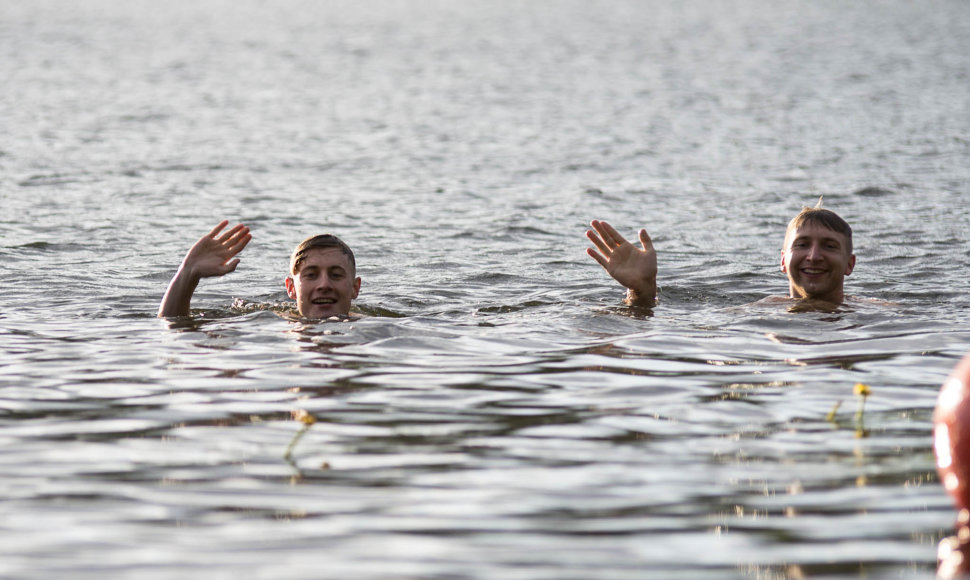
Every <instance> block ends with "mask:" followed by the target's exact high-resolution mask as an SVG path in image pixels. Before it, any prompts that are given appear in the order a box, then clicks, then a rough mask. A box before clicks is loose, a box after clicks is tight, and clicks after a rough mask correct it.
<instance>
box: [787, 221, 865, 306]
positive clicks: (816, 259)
mask: <svg viewBox="0 0 970 580" xmlns="http://www.w3.org/2000/svg"><path fill="white" fill-rule="evenodd" d="M854 267H855V256H854V255H853V254H852V250H851V249H850V246H849V241H848V239H847V238H846V236H845V235H844V234H841V233H839V232H836V231H834V230H830V229H829V228H827V227H825V226H824V225H822V224H819V223H812V222H805V223H802V224H801V225H800V226H798V227H797V228H795V229H794V230H791V231H789V232H788V236H787V238H786V239H785V248H784V249H782V251H781V271H782V272H784V273H785V274H787V275H788V295H789V296H790V297H792V298H799V299H801V298H811V299H815V300H824V301H826V302H832V303H833V304H841V303H842V300H843V299H844V298H845V294H844V291H843V281H844V279H845V277H846V276H848V275H849V274H851V273H852V268H854Z"/></svg>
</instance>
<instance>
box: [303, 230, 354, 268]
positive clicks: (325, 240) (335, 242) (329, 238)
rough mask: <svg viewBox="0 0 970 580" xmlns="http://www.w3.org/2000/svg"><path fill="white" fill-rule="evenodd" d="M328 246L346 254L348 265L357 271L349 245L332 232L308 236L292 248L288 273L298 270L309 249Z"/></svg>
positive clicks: (324, 248)
mask: <svg viewBox="0 0 970 580" xmlns="http://www.w3.org/2000/svg"><path fill="white" fill-rule="evenodd" d="M330 248H336V249H338V250H340V251H341V253H343V255H345V256H347V259H348V260H350V267H351V268H353V270H354V273H356V271H357V262H356V260H354V252H353V251H352V250H351V249H350V246H348V245H347V244H345V243H344V242H343V240H341V239H340V238H338V237H337V236H335V235H333V234H320V235H316V236H312V237H309V238H307V239H305V240H303V241H302V242H300V245H298V246H297V247H296V249H295V250H293V255H292V256H290V274H293V275H295V274H296V273H297V272H299V271H300V267H301V266H303V262H305V261H306V257H307V254H309V253H310V250H318V249H320V250H326V249H330Z"/></svg>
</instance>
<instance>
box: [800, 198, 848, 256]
mask: <svg viewBox="0 0 970 580" xmlns="http://www.w3.org/2000/svg"><path fill="white" fill-rule="evenodd" d="M805 224H813V225H818V226H822V227H823V228H826V229H829V230H832V231H833V232H836V233H839V234H842V235H843V236H845V245H846V254H849V255H851V254H852V227H851V226H849V224H848V222H846V221H845V220H844V219H842V218H841V217H839V214H837V213H835V212H834V211H832V210H828V209H823V208H822V200H821V199H820V200H819V201H818V205H816V206H815V207H803V208H802V211H800V212H798V215H796V216H795V217H793V218H792V220H791V221H790V222H788V229H787V230H785V247H786V248H787V247H788V239H789V237H791V235H792V233H793V232H794V231H795V230H797V229H798V228H800V227H802V226H803V225H805Z"/></svg>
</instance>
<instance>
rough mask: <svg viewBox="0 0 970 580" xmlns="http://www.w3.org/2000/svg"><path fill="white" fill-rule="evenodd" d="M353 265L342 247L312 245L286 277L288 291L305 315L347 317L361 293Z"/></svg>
mask: <svg viewBox="0 0 970 580" xmlns="http://www.w3.org/2000/svg"><path fill="white" fill-rule="evenodd" d="M355 274H356V272H355V269H354V264H352V263H351V261H350V258H349V257H348V256H347V255H346V254H345V253H344V252H342V251H341V250H340V249H339V248H311V249H310V250H308V251H307V252H306V257H305V258H304V259H303V260H302V261H301V262H300V265H299V269H298V270H297V271H296V272H294V273H293V274H292V275H291V276H288V277H287V278H286V293H287V295H288V296H289V297H290V298H292V299H293V300H296V308H297V310H299V311H300V315H301V316H303V317H304V318H328V317H330V316H344V315H346V314H348V313H349V312H350V304H351V301H353V299H354V298H357V294H358V293H359V292H360V278H356V277H355Z"/></svg>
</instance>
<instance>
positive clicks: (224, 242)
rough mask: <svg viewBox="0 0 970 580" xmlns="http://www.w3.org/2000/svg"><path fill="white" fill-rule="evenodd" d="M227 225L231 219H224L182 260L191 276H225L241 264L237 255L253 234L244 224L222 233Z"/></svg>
mask: <svg viewBox="0 0 970 580" xmlns="http://www.w3.org/2000/svg"><path fill="white" fill-rule="evenodd" d="M227 225H229V221H228V220H222V221H221V222H219V225H217V226H216V227H214V228H212V231H211V232H209V233H208V234H206V235H204V236H202V238H201V239H199V241H198V242H196V243H195V245H193V246H192V248H191V249H189V252H188V253H187V254H186V255H185V259H184V260H182V268H183V269H185V270H186V271H187V273H188V274H189V275H190V276H192V277H194V278H208V277H210V276H225V275H226V274H228V273H229V272H232V271H233V270H235V269H236V266H238V265H239V258H236V257H235V256H236V254H238V253H239V252H241V251H243V248H245V247H246V244H248V243H249V240H251V239H253V236H252V235H251V234H250V233H249V228H247V227H246V226H244V225H242V224H238V225H236V226H235V227H233V228H232V229H230V230H229V231H227V232H224V233H222V234H221V235H220V233H219V232H221V231H222V230H223V228H225V227H226V226H227Z"/></svg>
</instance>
